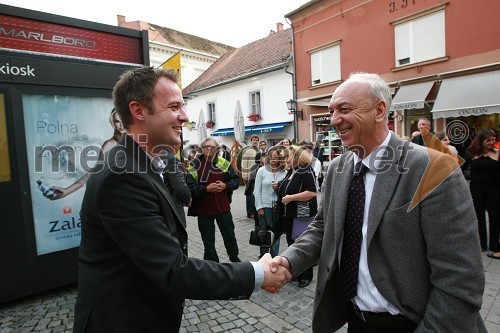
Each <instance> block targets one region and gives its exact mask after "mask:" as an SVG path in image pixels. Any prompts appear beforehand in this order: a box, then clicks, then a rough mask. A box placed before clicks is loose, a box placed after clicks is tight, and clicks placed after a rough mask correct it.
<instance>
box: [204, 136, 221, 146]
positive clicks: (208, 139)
mask: <svg viewBox="0 0 500 333" xmlns="http://www.w3.org/2000/svg"><path fill="white" fill-rule="evenodd" d="M208 141H212V142H213V143H215V145H216V146H217V149H218V148H220V146H219V143H218V142H217V141H216V140H215V139H214V138H212V137H210V136H207V137H206V138H204V139H203V140H201V142H200V147H203V146H204V145H205V143H207V142H208Z"/></svg>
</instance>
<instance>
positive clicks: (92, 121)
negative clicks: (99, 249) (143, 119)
mask: <svg viewBox="0 0 500 333" xmlns="http://www.w3.org/2000/svg"><path fill="white" fill-rule="evenodd" d="M22 100H23V114H24V126H25V136H26V148H27V152H28V167H29V171H28V173H29V183H30V189H31V198H32V208H33V221H34V230H35V238H36V249H37V254H38V255H41V254H46V253H50V252H55V251H60V250H65V249H69V248H73V247H77V246H79V245H80V231H81V224H80V215H79V212H80V206H81V202H82V199H83V194H84V186H85V183H86V181H87V177H88V175H89V172H90V169H91V168H92V167H93V165H94V164H95V161H96V160H97V158H98V156H99V154H100V153H101V151H102V147H104V146H106V147H108V146H109V145H110V143H116V140H117V137H118V136H120V131H121V130H122V129H121V122H119V121H118V122H117V121H116V118H115V117H113V114H112V110H113V103H112V99H111V98H103V97H77V96H61V95H23V97H22ZM117 133H118V135H117Z"/></svg>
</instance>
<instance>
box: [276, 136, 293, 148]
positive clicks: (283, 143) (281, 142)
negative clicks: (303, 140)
mask: <svg viewBox="0 0 500 333" xmlns="http://www.w3.org/2000/svg"><path fill="white" fill-rule="evenodd" d="M291 145H292V142H291V141H290V139H288V138H284V139H283V140H281V141H280V143H278V144H277V146H285V147H289V146H291Z"/></svg>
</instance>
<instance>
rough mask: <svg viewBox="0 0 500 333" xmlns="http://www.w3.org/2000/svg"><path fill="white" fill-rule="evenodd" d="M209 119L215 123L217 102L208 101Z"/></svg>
mask: <svg viewBox="0 0 500 333" xmlns="http://www.w3.org/2000/svg"><path fill="white" fill-rule="evenodd" d="M208 120H209V121H213V122H214V123H215V120H216V119H215V102H210V103H208Z"/></svg>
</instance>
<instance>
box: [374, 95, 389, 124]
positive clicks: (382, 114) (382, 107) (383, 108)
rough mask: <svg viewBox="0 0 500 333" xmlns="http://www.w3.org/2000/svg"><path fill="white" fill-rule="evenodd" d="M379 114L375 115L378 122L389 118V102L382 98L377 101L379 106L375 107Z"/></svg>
mask: <svg viewBox="0 0 500 333" xmlns="http://www.w3.org/2000/svg"><path fill="white" fill-rule="evenodd" d="M375 111H376V112H377V114H376V115H375V121H376V122H382V121H386V120H387V119H386V118H387V104H385V102H384V101H382V100H380V101H378V103H377V107H376V108H375Z"/></svg>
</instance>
